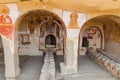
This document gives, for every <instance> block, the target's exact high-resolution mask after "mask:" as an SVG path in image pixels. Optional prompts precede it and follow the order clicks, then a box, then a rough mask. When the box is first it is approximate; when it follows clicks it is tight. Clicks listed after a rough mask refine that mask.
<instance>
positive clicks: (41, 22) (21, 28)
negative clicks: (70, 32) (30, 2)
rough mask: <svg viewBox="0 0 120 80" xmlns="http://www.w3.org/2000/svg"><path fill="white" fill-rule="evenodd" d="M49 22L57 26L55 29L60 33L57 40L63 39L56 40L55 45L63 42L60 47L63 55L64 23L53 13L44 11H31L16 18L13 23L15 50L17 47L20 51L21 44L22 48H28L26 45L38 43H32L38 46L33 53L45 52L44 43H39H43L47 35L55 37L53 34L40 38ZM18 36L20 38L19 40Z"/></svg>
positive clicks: (64, 41)
mask: <svg viewBox="0 0 120 80" xmlns="http://www.w3.org/2000/svg"><path fill="white" fill-rule="evenodd" d="M51 20H52V21H51ZM50 21H51V22H53V23H54V24H56V25H57V26H58V27H56V28H58V29H59V30H60V31H61V32H60V33H61V35H60V37H59V38H63V40H61V39H59V40H57V43H59V41H62V42H63V45H62V47H63V48H61V49H62V50H63V53H64V48H66V28H65V25H64V22H63V21H62V19H61V18H60V17H59V16H57V15H56V14H55V13H53V12H50V11H46V10H32V11H28V12H26V13H24V14H23V15H20V16H19V17H18V19H17V20H16V23H15V29H14V30H15V33H14V36H15V37H16V39H15V43H17V45H15V46H16V49H17V50H18V47H19V50H20V46H19V44H22V45H23V46H24V45H27V46H28V45H31V44H32V43H33V42H39V43H34V44H36V45H37V46H39V48H38V49H35V51H36V50H45V44H44V42H41V41H45V36H46V35H48V34H54V35H55V36H56V34H55V33H45V35H44V37H42V38H41V35H42V34H43V33H44V30H45V31H46V29H45V28H46V26H47V25H46V24H47V23H49V22H50ZM32 24H35V25H32ZM20 34H21V35H20ZM35 35H36V36H35ZM20 36H21V38H19V37H20ZM24 37H26V39H24ZM32 37H34V38H33V41H31V39H32ZM56 37H57V36H56ZM35 38H36V39H35ZM19 40H20V41H19ZM35 40H36V41H35ZM38 40H39V41H38ZM21 42H22V43H21ZM42 45H44V46H42ZM37 46H36V47H37ZM56 50H58V48H56ZM21 51H23V50H21ZM28 55H30V54H28ZM33 55H34V54H33Z"/></svg>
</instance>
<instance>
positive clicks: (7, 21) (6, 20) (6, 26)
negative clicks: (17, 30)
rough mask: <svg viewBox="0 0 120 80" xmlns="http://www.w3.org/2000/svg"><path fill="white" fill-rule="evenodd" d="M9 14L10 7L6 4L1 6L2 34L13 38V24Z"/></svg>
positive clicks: (0, 32)
mask: <svg viewBox="0 0 120 80" xmlns="http://www.w3.org/2000/svg"><path fill="white" fill-rule="evenodd" d="M8 14H9V9H8V8H7V7H6V6H3V7H2V8H0V34H1V35H2V36H5V37H7V38H8V39H10V40H11V39H12V33H13V24H12V20H11V18H10V16H8Z"/></svg>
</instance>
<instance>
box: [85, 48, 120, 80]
mask: <svg viewBox="0 0 120 80" xmlns="http://www.w3.org/2000/svg"><path fill="white" fill-rule="evenodd" d="M87 54H88V55H89V56H90V57H91V58H92V59H93V60H94V61H95V62H96V63H98V64H99V65H100V66H102V67H103V68H104V69H105V70H107V71H108V72H109V73H111V74H112V75H113V76H114V77H116V78H117V79H118V80H119V79H120V63H118V62H116V61H114V60H113V59H112V58H110V57H108V56H105V55H104V54H103V53H100V52H97V51H96V50H95V49H93V48H89V49H88V50H87Z"/></svg>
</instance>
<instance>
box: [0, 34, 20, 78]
mask: <svg viewBox="0 0 120 80" xmlns="http://www.w3.org/2000/svg"><path fill="white" fill-rule="evenodd" d="M2 42H3V47H4V58H5V77H6V79H7V80H14V79H15V78H16V77H17V76H18V75H19V74H20V68H19V61H18V54H16V53H15V51H14V46H13V44H12V41H11V40H9V39H8V38H6V37H4V36H2Z"/></svg>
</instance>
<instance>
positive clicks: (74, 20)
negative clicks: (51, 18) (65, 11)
mask: <svg viewBox="0 0 120 80" xmlns="http://www.w3.org/2000/svg"><path fill="white" fill-rule="evenodd" d="M77 19H78V14H77V13H71V14H70V21H69V26H68V28H78V21H77Z"/></svg>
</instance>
